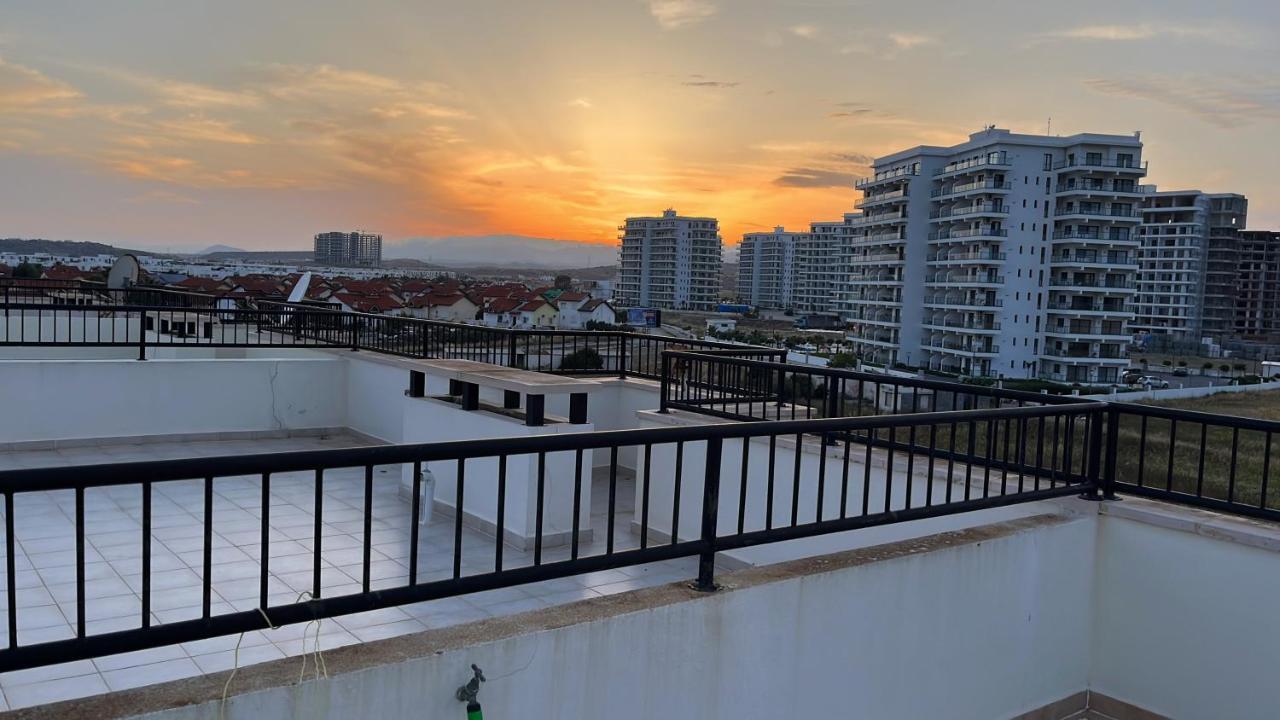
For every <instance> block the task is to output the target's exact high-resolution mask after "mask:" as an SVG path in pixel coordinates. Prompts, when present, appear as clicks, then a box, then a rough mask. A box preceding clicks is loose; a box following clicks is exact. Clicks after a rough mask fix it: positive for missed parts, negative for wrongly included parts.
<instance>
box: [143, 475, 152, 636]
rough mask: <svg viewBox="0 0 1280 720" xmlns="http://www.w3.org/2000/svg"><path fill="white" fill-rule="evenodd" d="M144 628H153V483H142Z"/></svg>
mask: <svg viewBox="0 0 1280 720" xmlns="http://www.w3.org/2000/svg"><path fill="white" fill-rule="evenodd" d="M142 627H143V628H149V627H151V483H149V482H144V483H142Z"/></svg>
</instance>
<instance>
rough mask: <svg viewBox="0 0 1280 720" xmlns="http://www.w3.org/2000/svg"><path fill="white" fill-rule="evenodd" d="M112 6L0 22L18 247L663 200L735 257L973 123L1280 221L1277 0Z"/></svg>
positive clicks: (557, 226)
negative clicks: (1129, 155)
mask: <svg viewBox="0 0 1280 720" xmlns="http://www.w3.org/2000/svg"><path fill="white" fill-rule="evenodd" d="M1227 9H1229V10H1230V12H1229V13H1228V12H1224V11H1225V10H1227ZM118 10H119V9H118V8H116V7H112V6H109V5H105V4H84V3H72V2H40V3H15V4H10V5H8V6H7V7H6V8H5V10H4V20H5V22H4V25H3V28H2V29H0V162H2V163H3V165H4V167H5V172H4V173H3V181H2V182H3V186H0V187H2V188H3V192H0V217H3V219H4V230H5V232H6V233H7V234H9V235H17V236H25V237H45V238H56V239H77V240H96V241H104V242H114V243H117V244H120V245H124V246H136V247H153V248H154V247H163V248H188V249H192V250H196V249H201V248H203V247H206V246H208V245H211V244H215V243H221V244H227V245H232V246H236V247H241V248H246V249H290V248H307V247H309V244H310V241H311V236H312V235H313V234H314V233H315V232H317V231H320V230H323V229H326V228H329V227H349V226H350V227H355V226H360V227H369V228H372V229H376V230H378V231H379V232H382V233H383V234H384V235H385V236H386V237H387V239H388V242H389V243H390V244H391V245H392V246H394V243H396V242H397V241H403V240H406V239H410V238H415V237H443V236H448V237H456V236H472V235H496V234H502V235H517V236H529V237H539V238H559V239H567V240H575V241H583V242H591V243H609V244H612V243H613V242H614V241H615V238H616V235H617V231H616V226H617V225H618V223H619V222H621V221H622V219H623V218H625V217H627V216H629V215H637V214H653V213H657V212H659V211H660V210H662V209H663V208H666V207H675V208H677V209H678V210H680V211H681V212H683V213H686V214H694V215H707V216H714V217H717V218H719V219H720V221H721V225H720V228H721V232H722V233H723V235H724V237H725V239H726V242H728V243H736V242H737V241H738V239H739V238H740V237H741V234H742V233H743V232H750V231H755V230H761V229H768V228H772V227H774V226H775V225H779V224H783V225H787V226H789V227H791V226H794V227H796V228H801V227H804V226H806V225H807V223H808V222H810V221H811V220H814V219H820V218H830V219H833V220H834V219H839V217H840V215H841V213H843V212H848V211H849V210H850V209H851V208H852V203H853V201H854V199H855V197H856V194H855V192H854V191H853V188H852V185H853V182H854V181H855V179H856V178H858V177H862V176H865V175H866V174H867V172H868V170H867V164H868V162H869V161H870V160H871V159H872V158H874V157H876V156H877V155H882V154H885V153H889V152H893V151H897V150H900V149H902V148H906V147H910V146H913V145H917V144H938V145H950V144H954V143H957V142H960V141H963V140H964V139H965V138H966V137H967V136H968V134H969V133H971V132H973V131H976V130H978V129H979V128H981V127H982V126H984V125H987V124H998V125H999V126H1001V127H1008V128H1011V129H1013V130H1014V131H1017V132H1024V133H1045V132H1051V133H1053V134H1059V133H1061V134H1070V133H1074V132H1082V131H1093V132H1112V133H1129V132H1132V131H1134V130H1142V131H1143V141H1144V143H1145V147H1146V150H1145V157H1147V158H1150V159H1151V161H1152V168H1153V170H1152V174H1151V177H1150V178H1148V180H1147V181H1148V182H1153V183H1156V184H1157V185H1159V186H1161V187H1169V188H1175V187H1177V188H1180V187H1198V188H1201V189H1204V190H1206V191H1216V190H1231V191H1234V192H1241V193H1244V194H1246V195H1248V196H1249V197H1250V198H1251V199H1252V202H1251V207H1250V224H1251V226H1256V227H1269V226H1275V225H1277V224H1278V223H1280V207H1277V206H1276V205H1275V203H1274V200H1273V198H1274V197H1276V195H1277V191H1280V181H1277V180H1276V176H1275V173H1274V172H1272V168H1273V167H1274V166H1275V165H1276V163H1277V162H1280V150H1278V149H1277V144H1276V143H1275V142H1274V139H1275V134H1276V130H1277V121H1278V120H1280V100H1277V98H1278V97H1280V85H1277V80H1276V77H1275V75H1274V72H1273V68H1274V67H1276V64H1277V60H1280V49H1278V47H1280V46H1278V45H1277V43H1276V42H1275V37H1276V32H1277V30H1278V29H1280V27H1278V25H1280V10H1278V9H1277V7H1276V6H1275V5H1274V4H1273V3H1267V2H1232V3H1226V4H1218V5H1210V4H1205V3H1190V2H1134V3H1125V4H1124V12H1123V13H1122V14H1117V13H1116V12H1115V10H1116V4H1115V3H1103V2H1078V3H1071V4H1055V5H1042V4H1027V3H1020V2H991V3H982V4H981V6H975V5H973V4H966V3H954V4H941V5H929V6H928V7H927V8H925V7H924V6H923V5H922V4H920V3H915V2H904V3H894V4H884V3H871V2H806V3H789V2H760V1H756V0H742V1H737V2H733V1H730V0H648V1H643V0H634V1H633V0H620V1H616V2H602V3H579V2H563V1H559V0H556V1H550V2H540V3H524V4H511V3H495V2H488V1H479V2H468V3H460V4H451V5H450V6H449V8H448V12H447V13H446V12H443V11H442V9H441V8H440V7H439V6H438V5H436V4H424V3H396V2H376V3H366V4H359V5H355V4H335V5H323V4H316V3H309V2H296V1H290V2H279V3H272V4H271V5H270V6H269V7H263V6H262V5H261V4H259V3H246V2H220V3H207V4H182V5H174V4H172V3H163V2H148V3H139V4H136V5H135V6H134V7H133V8H132V10H131V11H130V12H128V13H121V12H119V11H118ZM926 10H927V11H926ZM993 18H999V24H998V25H996V24H993Z"/></svg>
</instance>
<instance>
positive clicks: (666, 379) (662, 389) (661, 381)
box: [658, 350, 671, 413]
mask: <svg viewBox="0 0 1280 720" xmlns="http://www.w3.org/2000/svg"><path fill="white" fill-rule="evenodd" d="M658 358H659V360H658V362H659V364H661V365H662V368H661V372H660V373H659V374H658V412H660V413H665V412H667V394H668V393H669V392H670V391H671V357H670V356H668V355H667V352H666V351H665V350H663V351H661V352H660V354H659V355H658Z"/></svg>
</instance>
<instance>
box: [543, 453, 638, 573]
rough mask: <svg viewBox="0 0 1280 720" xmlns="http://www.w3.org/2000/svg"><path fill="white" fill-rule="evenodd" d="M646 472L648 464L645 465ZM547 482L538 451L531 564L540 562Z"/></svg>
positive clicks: (544, 461)
mask: <svg viewBox="0 0 1280 720" xmlns="http://www.w3.org/2000/svg"><path fill="white" fill-rule="evenodd" d="M645 471H646V473H647V472H648V466H647V465H646V466H645ZM546 482H547V454H546V453H545V452H540V453H538V488H537V492H538V498H537V508H536V510H535V511H534V521H533V564H534V565H541V564H542V513H543V509H544V508H543V494H544V492H545V491H546ZM648 489H649V484H648V482H646V483H645V492H646V496H645V497H646V499H647V498H648V495H647V493H648Z"/></svg>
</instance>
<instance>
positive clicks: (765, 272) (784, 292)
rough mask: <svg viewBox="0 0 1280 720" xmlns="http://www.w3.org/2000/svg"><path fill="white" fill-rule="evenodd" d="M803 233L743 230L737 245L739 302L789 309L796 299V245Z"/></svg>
mask: <svg viewBox="0 0 1280 720" xmlns="http://www.w3.org/2000/svg"><path fill="white" fill-rule="evenodd" d="M805 235H806V233H794V232H787V231H786V230H783V229H782V227H781V226H779V227H776V228H774V229H773V232H759V233H746V234H745V235H743V236H742V244H741V245H739V246H738V286H737V287H738V301H739V302H744V303H748V304H750V305H754V306H756V307H761V308H769V309H773V310H790V309H792V308H794V307H795V300H796V297H795V295H796V293H795V291H796V265H797V263H796V246H797V243H798V242H799V239H800V238H801V237H803V236H805Z"/></svg>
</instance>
